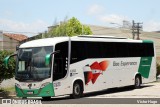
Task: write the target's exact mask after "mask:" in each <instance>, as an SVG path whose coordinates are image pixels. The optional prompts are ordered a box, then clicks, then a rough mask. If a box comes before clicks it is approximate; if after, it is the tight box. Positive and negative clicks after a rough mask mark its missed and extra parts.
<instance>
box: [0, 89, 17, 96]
mask: <svg viewBox="0 0 160 107" xmlns="http://www.w3.org/2000/svg"><path fill="white" fill-rule="evenodd" d="M12 95H15V88H14V87H8V88H1V89H0V97H3V98H11V96H12Z"/></svg>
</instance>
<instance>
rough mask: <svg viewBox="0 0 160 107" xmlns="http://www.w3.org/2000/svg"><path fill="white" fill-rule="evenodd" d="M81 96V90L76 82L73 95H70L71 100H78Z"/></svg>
mask: <svg viewBox="0 0 160 107" xmlns="http://www.w3.org/2000/svg"><path fill="white" fill-rule="evenodd" d="M82 95H83V90H82V88H81V85H80V84H79V83H78V82H76V83H74V85H73V93H72V95H71V97H72V98H80V97H81V96H82Z"/></svg>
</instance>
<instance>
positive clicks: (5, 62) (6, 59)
mask: <svg viewBox="0 0 160 107" xmlns="http://www.w3.org/2000/svg"><path fill="white" fill-rule="evenodd" d="M16 55H17V54H12V55H10V56H7V57H6V58H5V59H4V65H5V67H6V68H8V62H9V59H10V58H11V57H13V56H16Z"/></svg>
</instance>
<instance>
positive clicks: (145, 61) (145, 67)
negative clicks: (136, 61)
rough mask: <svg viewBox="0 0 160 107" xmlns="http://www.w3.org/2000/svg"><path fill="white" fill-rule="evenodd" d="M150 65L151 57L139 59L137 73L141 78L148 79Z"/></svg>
mask: <svg viewBox="0 0 160 107" xmlns="http://www.w3.org/2000/svg"><path fill="white" fill-rule="evenodd" d="M151 63H152V57H141V60H140V65H139V69H138V72H139V73H140V74H141V76H142V77H144V78H148V77H149V73H150V68H151Z"/></svg>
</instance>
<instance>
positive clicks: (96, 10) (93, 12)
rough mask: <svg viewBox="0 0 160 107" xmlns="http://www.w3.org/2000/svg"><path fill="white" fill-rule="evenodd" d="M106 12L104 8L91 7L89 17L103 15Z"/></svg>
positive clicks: (98, 6)
mask: <svg viewBox="0 0 160 107" xmlns="http://www.w3.org/2000/svg"><path fill="white" fill-rule="evenodd" d="M103 12H104V7H103V6H100V5H98V4H94V5H91V6H90V7H89V9H88V14H89V15H97V14H102V13H103Z"/></svg>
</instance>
